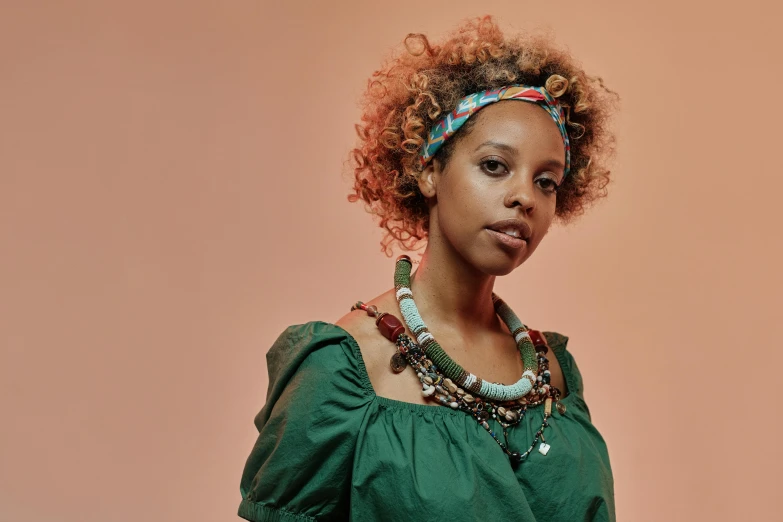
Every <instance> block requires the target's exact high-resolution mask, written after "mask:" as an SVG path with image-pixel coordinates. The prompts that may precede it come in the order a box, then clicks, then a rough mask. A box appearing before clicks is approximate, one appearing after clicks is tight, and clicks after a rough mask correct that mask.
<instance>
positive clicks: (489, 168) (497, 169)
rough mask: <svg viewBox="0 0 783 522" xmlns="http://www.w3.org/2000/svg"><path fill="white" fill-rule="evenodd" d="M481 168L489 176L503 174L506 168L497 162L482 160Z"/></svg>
mask: <svg viewBox="0 0 783 522" xmlns="http://www.w3.org/2000/svg"><path fill="white" fill-rule="evenodd" d="M481 166H482V168H483V169H484V170H485V171H486V172H488V173H489V174H503V173H504V171H505V170H506V166H505V165H503V164H502V163H501V162H499V161H498V160H484V161H482V162H481Z"/></svg>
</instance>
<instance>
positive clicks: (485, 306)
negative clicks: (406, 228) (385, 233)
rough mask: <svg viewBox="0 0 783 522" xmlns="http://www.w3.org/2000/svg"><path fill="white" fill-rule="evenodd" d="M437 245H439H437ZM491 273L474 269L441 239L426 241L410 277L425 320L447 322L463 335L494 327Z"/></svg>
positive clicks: (417, 303) (496, 322)
mask: <svg viewBox="0 0 783 522" xmlns="http://www.w3.org/2000/svg"><path fill="white" fill-rule="evenodd" d="M439 245H440V246H439ZM494 284H495V276H490V275H487V274H484V273H482V272H479V271H477V270H476V269H475V268H474V267H472V266H470V265H469V264H468V263H467V262H466V261H465V260H464V259H463V258H462V257H461V256H460V255H459V254H457V253H456V252H455V251H453V250H451V249H449V248H446V247H445V245H444V243H443V242H436V243H435V244H433V243H432V242H430V243H429V244H428V245H427V249H426V250H425V252H424V256H423V257H422V260H421V263H420V265H419V267H418V268H417V269H416V272H415V273H414V274H413V276H412V278H411V290H412V291H413V295H414V298H415V300H416V306H417V308H418V309H419V312H420V313H421V315H422V318H423V319H424V322H425V323H432V324H439V325H449V326H450V327H451V328H453V329H454V330H456V331H458V332H462V333H463V334H464V336H466V337H467V336H468V333H469V332H476V331H486V330H489V329H494V328H497V326H498V324H499V321H498V318H497V315H496V313H495V307H494V305H493V303H492V289H493V287H494Z"/></svg>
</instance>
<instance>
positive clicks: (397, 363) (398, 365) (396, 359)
mask: <svg viewBox="0 0 783 522" xmlns="http://www.w3.org/2000/svg"><path fill="white" fill-rule="evenodd" d="M407 365H408V361H406V360H405V356H404V355H402V354H401V353H400V352H399V351H397V352H394V355H392V356H391V360H390V361H389V366H391V369H392V371H393V372H394V373H400V372H402V371H404V370H405V367H406V366H407Z"/></svg>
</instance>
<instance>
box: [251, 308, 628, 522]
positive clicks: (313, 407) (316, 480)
mask: <svg viewBox="0 0 783 522" xmlns="http://www.w3.org/2000/svg"><path fill="white" fill-rule="evenodd" d="M543 334H544V336H545V337H546V339H547V342H548V344H549V346H550V348H551V349H552V351H553V352H554V354H555V355H556V356H557V359H558V361H559V362H560V366H561V367H562V369H563V374H564V376H565V381H566V386H567V389H568V391H567V393H568V395H567V396H566V397H565V398H564V399H563V400H562V402H563V404H564V405H565V406H566V408H567V409H566V412H565V414H563V415H561V414H560V413H558V412H557V411H556V409H555V408H552V414H553V417H552V419H551V420H550V427H549V428H548V429H547V430H546V432H545V437H546V442H547V443H548V444H550V445H551V449H550V450H549V453H548V454H547V455H546V456H544V455H542V454H541V453H539V452H538V450H537V449H536V450H534V451H533V452H532V453H531V454H530V456H529V457H528V458H527V460H525V461H524V462H523V463H522V464H521V465H520V466H519V467H518V468H517V470H514V469H513V468H512V466H511V464H510V462H509V459H508V457H507V456H506V455H505V454H504V453H503V451H502V450H501V449H500V448H499V447H498V445H497V443H496V442H495V441H494V440H493V439H492V437H491V436H490V435H489V434H488V433H487V432H486V431H485V430H484V428H482V427H481V426H480V425H479V424H478V423H477V422H476V421H475V420H474V419H473V418H472V417H470V416H468V415H467V414H465V413H464V412H461V411H458V410H452V409H451V408H446V407H443V406H426V405H423V404H413V403H407V402H401V401H397V400H393V399H388V398H385V397H379V396H377V395H376V394H375V392H374V390H373V387H372V385H371V384H370V380H369V377H368V376H367V371H366V368H365V365H364V361H363V359H362V355H361V352H360V350H359V345H358V344H357V342H356V340H355V339H354V338H353V337H352V336H351V335H350V334H349V333H348V332H346V331H345V330H344V329H342V328H340V327H339V326H337V325H334V324H331V323H325V322H320V321H317V322H309V323H306V324H303V325H295V326H290V327H289V328H288V329H286V330H285V331H284V332H283V333H282V334H281V335H280V337H279V338H278V339H277V341H276V342H275V343H274V345H273V346H272V348H271V349H270V350H269V352H268V353H267V356H266V358H267V367H268V371H269V389H268V392H267V399H266V404H265V405H264V407H263V409H262V410H261V411H260V412H259V413H258V415H257V416H256V417H255V425H256V428H257V429H258V432H259V434H258V439H257V440H256V443H255V445H254V446H253V449H252V451H251V452H250V456H249V457H248V459H247V462H246V464H245V468H244V472H243V473H242V480H241V483H240V492H241V493H242V501H241V504H240V505H239V512H238V514H239V516H240V517H242V518H245V519H247V520H253V521H258V522H260V521H281V522H287V521H305V520H361V521H373V520H383V521H386V520H388V521H405V522H413V521H418V520H465V521H474V520H493V521H495V520H518V521H524V522H535V521H538V522H558V521H564V522H566V521H567V522H576V521H586V520H601V521H604V520H611V521H614V520H615V509H614V482H613V478H612V472H611V468H610V465H609V455H608V452H607V448H606V444H605V442H604V440H603V438H602V437H601V435H600V434H599V432H598V431H597V430H596V428H595V427H594V426H593V424H592V423H591V421H590V411H589V410H588V408H587V404H586V403H585V400H584V395H583V391H584V390H583V387H582V377H581V375H580V373H579V369H578V368H577V366H576V362H575V361H574V358H573V356H572V355H571V354H570V353H569V352H568V350H566V343H567V341H568V337H566V336H564V335H561V334H558V333H555V332H543ZM389 348H390V352H389V353H390V354H391V353H392V351H391V350H392V348H393V347H392V346H391V345H390V347H389ZM564 392H565V390H564ZM542 421H543V406H538V407H535V408H529V409H528V412H527V414H526V415H525V418H524V420H523V421H522V422H521V423H520V424H519V425H517V426H516V427H514V428H513V429H511V430H509V442H510V443H511V447H512V448H525V449H526V448H527V447H528V446H529V444H530V441H531V440H532V439H533V436H534V434H535V432H536V430H537V429H538V428H539V427H540V425H541V422H542ZM491 422H492V423H495V422H496V421H491ZM495 427H496V428H498V427H499V425H497V424H496V425H495ZM496 432H497V429H496Z"/></svg>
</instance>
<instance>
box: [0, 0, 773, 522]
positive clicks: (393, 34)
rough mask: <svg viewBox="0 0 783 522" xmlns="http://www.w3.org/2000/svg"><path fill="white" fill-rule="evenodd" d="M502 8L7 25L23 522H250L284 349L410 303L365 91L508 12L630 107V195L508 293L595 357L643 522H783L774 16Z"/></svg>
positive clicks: (4, 291)
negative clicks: (261, 426) (269, 391)
mask: <svg viewBox="0 0 783 522" xmlns="http://www.w3.org/2000/svg"><path fill="white" fill-rule="evenodd" d="M478 5H479V3H478V2H475V1H448V2H421V1H418V0H416V1H414V0H404V1H398V2H395V3H384V4H381V3H375V2H365V1H359V0H356V1H350V2H340V3H339V4H338V5H334V4H332V3H327V2H309V3H303V2H289V3H285V4H284V3H283V2H267V3H259V2H250V1H240V0H235V1H232V2H206V1H201V0H198V1H194V0H190V1H187V2H185V1H182V2H174V1H165V2H161V1H157V2H152V1H149V0H145V1H137V2H124V3H120V2H106V1H98V0H95V1H86V0H80V1H72V2H55V1H49V2H43V1H38V2H30V1H28V2H24V1H4V2H2V3H1V4H0V6H1V7H0V73H1V74H2V76H1V78H2V79H1V80H0V122H1V123H0V387H2V389H1V390H0V391H1V392H2V393H0V407H2V419H3V421H2V428H0V521H2V522H31V521H40V520H57V521H60V522H76V521H80V522H89V521H107V520H108V521H118V522H123V521H135V520H149V521H171V520H189V521H193V522H196V521H217V520H221V521H231V520H237V519H236V516H235V513H236V508H237V505H238V503H239V500H240V496H239V489H238V488H239V479H240V474H241V471H242V466H243V464H244V460H245V458H246V457H247V454H248V453H249V451H250V448H251V446H252V444H253V441H254V440H255V435H256V433H255V429H254V427H253V417H254V416H255V414H256V412H257V411H258V410H259V409H260V408H261V406H262V404H263V402H264V396H265V393H266V369H265V359H264V356H265V353H266V350H267V349H268V348H269V346H270V344H271V343H272V341H273V340H274V339H275V338H276V337H277V335H278V334H279V333H280V332H281V331H282V330H283V329H284V328H285V327H286V326H288V325H289V324H293V323H299V322H306V321H309V320H315V319H322V320H327V321H334V320H336V319H337V318H338V317H340V316H341V315H342V314H343V313H345V312H346V311H347V310H348V308H349V307H350V305H351V303H352V302H354V301H355V300H357V299H368V298H370V297H372V296H374V295H376V294H379V293H381V292H382V291H384V290H386V289H387V288H389V287H390V286H391V274H392V269H393V260H392V259H388V258H386V257H384V256H383V255H382V254H381V253H379V251H378V248H379V247H378V241H379V239H380V237H381V232H380V229H378V228H375V227H374V226H373V225H372V223H371V219H370V217H369V216H367V215H366V214H365V213H364V211H363V210H362V208H361V207H359V206H358V205H351V204H349V203H347V202H346V200H345V195H346V194H347V191H348V185H347V183H346V182H345V181H344V180H342V179H341V170H342V162H343V161H344V160H345V159H346V157H347V152H348V149H349V147H350V146H351V144H352V143H353V123H354V122H355V121H356V119H357V116H358V109H357V106H356V98H357V96H358V94H359V93H360V91H361V90H362V88H363V86H364V84H365V79H366V78H367V77H368V75H369V74H370V73H371V72H372V71H373V70H374V69H375V68H376V67H377V66H378V65H379V64H380V61H381V59H382V57H383V56H384V53H385V52H386V51H387V50H388V49H390V48H391V47H392V46H394V45H397V44H398V43H399V42H400V41H401V39H402V38H403V37H404V36H405V34H407V33H408V32H412V31H425V32H428V33H429V34H431V35H434V36H438V35H441V34H443V32H444V31H446V30H448V29H450V28H452V27H453V26H454V25H455V24H456V23H457V22H458V21H460V20H461V19H462V18H464V17H466V16H474V15H478V14H483V13H493V14H495V15H496V16H498V17H499V19H500V21H501V23H502V25H503V27H504V28H506V29H507V30H509V31H512V30H516V29H523V28H528V27H542V26H550V27H552V28H553V29H554V30H555V32H556V34H557V36H558V39H559V40H560V41H561V42H564V43H565V44H567V45H568V46H569V47H570V48H571V49H572V50H573V51H574V52H575V53H576V54H577V55H578V56H579V57H580V58H581V59H582V61H583V62H584V63H585V65H586V66H587V67H588V69H589V70H590V71H591V72H594V73H598V74H601V75H603V76H604V78H605V79H606V81H607V82H608V84H609V85H610V86H611V87H612V88H614V89H616V90H618V91H619V92H620V93H621V95H622V97H623V105H622V111H623V112H622V114H621V116H620V118H619V119H618V120H617V125H618V129H619V132H620V154H619V156H618V159H617V163H616V168H615V179H616V182H615V183H614V184H612V185H611V187H610V188H611V193H610V197H609V198H608V199H607V200H604V201H603V202H602V203H601V204H600V205H599V206H598V207H596V208H595V209H594V210H593V211H592V212H589V213H588V214H587V215H586V216H584V218H583V219H582V220H581V221H580V222H578V223H577V224H576V225H574V226H572V227H570V228H568V229H562V228H558V229H555V230H553V231H552V232H551V233H550V235H549V236H548V240H547V241H545V242H544V243H543V244H542V246H541V247H540V248H539V250H538V251H537V252H536V254H535V255H534V256H533V258H531V259H530V260H529V262H528V263H526V264H525V265H523V267H521V268H520V269H519V270H518V271H516V272H515V273H514V274H512V275H510V276H509V277H507V278H504V279H502V280H500V281H499V283H498V286H497V291H498V293H499V294H500V295H501V296H504V297H505V298H506V299H507V300H508V301H509V302H510V303H511V304H512V306H513V307H514V309H515V310H516V311H517V312H518V314H519V315H520V316H521V317H522V318H523V321H524V322H526V323H527V324H530V325H532V326H533V327H534V328H538V329H545V330H555V331H559V332H561V333H564V334H566V335H568V336H569V337H570V339H571V341H570V346H569V347H570V349H571V350H572V352H573V353H574V355H575V357H576V358H577V361H578V362H579V364H580V367H581V369H582V372H583V374H584V376H585V378H586V395H587V399H588V401H589V404H590V406H591V408H592V412H593V415H594V421H595V423H596V424H597V425H598V427H599V429H600V430H601V431H602V433H603V434H604V436H605V438H606V440H607V442H608V444H609V448H610V455H611V458H612V464H613V467H614V473H615V481H616V494H617V512H618V517H619V520H623V521H626V520H628V521H658V520H671V521H687V520H711V521H713V520H735V519H740V520H751V519H755V520H783V515H781V508H780V507H779V498H778V497H779V495H778V489H779V485H780V471H779V470H780V466H781V463H782V461H783V459H781V449H780V442H779V441H780V440H781V438H783V430H781V421H780V411H781V410H780V405H779V403H778V401H777V399H778V397H777V392H778V390H779V386H777V387H773V386H774V383H775V382H776V380H777V379H778V377H779V372H780V366H781V363H782V362H783V357H781V354H780V351H779V348H778V346H777V344H778V341H777V339H774V340H773V336H772V333H773V322H775V323H777V325H779V324H780V318H781V317H780V316H781V298H780V295H781V286H783V285H781V270H780V267H781V266H783V263H781V261H782V260H781V257H782V256H781V247H780V245H779V241H780V225H781V219H780V214H779V203H778V199H779V194H780V191H781V190H783V181H781V173H780V167H779V166H778V165H777V161H776V160H775V159H774V158H776V157H777V156H778V153H779V151H780V143H779V138H780V121H781V108H780V107H781V106H780V102H779V99H780V96H779V94H778V91H779V83H780V80H781V79H782V78H781V74H780V71H779V70H778V69H776V67H777V66H778V63H779V59H778V57H776V56H775V55H773V50H774V49H776V48H777V49H778V50H779V49H780V48H781V43H783V42H781V38H780V30H779V28H778V27H777V26H776V22H775V20H779V19H780V18H779V15H780V12H779V10H777V11H776V10H774V8H773V6H774V5H775V4H773V3H772V2H769V3H768V4H767V5H762V4H754V3H753V2H743V3H742V6H735V5H729V4H726V7H720V6H719V3H713V2H706V1H705V2H700V3H695V2H685V3H682V2H678V1H674V0H665V1H663V2H638V3H631V2H622V1H613V2H607V1H602V2H575V1H566V2H558V3H541V2H520V1H488V2H483V4H482V7H481V9H480V10H478V8H477V6H478Z"/></svg>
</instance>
